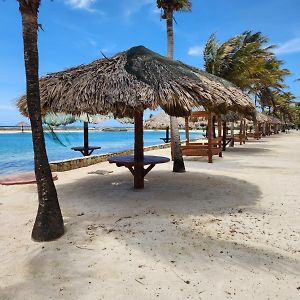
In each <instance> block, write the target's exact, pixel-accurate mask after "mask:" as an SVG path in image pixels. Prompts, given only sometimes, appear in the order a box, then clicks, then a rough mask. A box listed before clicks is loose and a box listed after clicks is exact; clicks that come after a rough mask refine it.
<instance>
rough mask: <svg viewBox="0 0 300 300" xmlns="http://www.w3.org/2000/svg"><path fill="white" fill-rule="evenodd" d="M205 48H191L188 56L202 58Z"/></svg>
mask: <svg viewBox="0 0 300 300" xmlns="http://www.w3.org/2000/svg"><path fill="white" fill-rule="evenodd" d="M203 50H204V47H203V46H193V47H190V48H189V51H188V55H190V56H202V55H203Z"/></svg>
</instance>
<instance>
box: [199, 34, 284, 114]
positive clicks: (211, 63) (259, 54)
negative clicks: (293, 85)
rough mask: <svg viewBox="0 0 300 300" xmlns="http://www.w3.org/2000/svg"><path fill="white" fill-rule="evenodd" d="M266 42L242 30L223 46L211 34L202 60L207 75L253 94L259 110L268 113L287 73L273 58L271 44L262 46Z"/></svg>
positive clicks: (282, 87) (265, 39)
mask: <svg viewBox="0 0 300 300" xmlns="http://www.w3.org/2000/svg"><path fill="white" fill-rule="evenodd" d="M267 42H268V39H267V38H266V37H265V36H263V35H262V34H261V33H260V32H255V33H253V32H251V31H245V32H243V33H242V34H240V35H238V36H235V37H233V38H231V39H229V40H228V41H225V42H224V43H222V44H219V43H218V41H217V39H216V36H215V35H212V36H211V37H210V38H209V40H208V42H207V43H206V46H205V49H204V61H205V69H206V71H207V72H209V73H212V74H214V75H217V76H219V77H222V78H224V79H227V80H228V81H231V82H233V83H234V84H236V85H237V86H238V87H240V88H241V89H242V90H244V91H246V92H248V93H252V94H253V95H254V96H255V102H257V101H259V102H260V105H261V107H262V109H264V108H265V107H269V110H271V108H273V109H274V108H275V105H276V101H275V100H274V99H275V96H276V94H277V93H278V92H281V91H282V89H284V88H287V86H286V85H285V84H284V78H285V76H287V75H289V74H290V71H289V70H287V69H285V68H283V64H284V62H283V61H281V60H278V59H277V58H276V57H275V55H274V53H273V52H272V49H273V48H274V47H275V46H274V45H272V46H266V47H265V44H267ZM255 104H256V103H255Z"/></svg>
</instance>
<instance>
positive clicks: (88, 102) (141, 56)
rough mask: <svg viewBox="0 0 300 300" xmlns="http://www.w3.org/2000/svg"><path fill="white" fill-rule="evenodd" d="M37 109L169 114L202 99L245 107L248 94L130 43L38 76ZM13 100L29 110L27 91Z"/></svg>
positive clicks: (214, 106)
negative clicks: (160, 111) (125, 47)
mask: <svg viewBox="0 0 300 300" xmlns="http://www.w3.org/2000/svg"><path fill="white" fill-rule="evenodd" d="M40 95H41V109H42V115H46V114H47V113H65V114H71V115H81V114H82V113H85V114H88V115H98V114H101V115H105V114H108V113H112V114H113V116H114V117H119V118H122V117H133V114H134V110H136V109H139V110H140V109H147V108H149V109H152V110H154V109H156V108H157V107H158V106H160V107H162V108H163V110H164V111H165V112H167V113H168V114H169V115H172V116H177V117H179V116H184V115H187V114H188V113H189V112H190V111H191V110H192V108H193V107H198V106H200V105H202V106H203V107H204V108H205V109H207V110H211V111H214V112H217V113H226V112H227V110H232V111H240V112H243V113H250V112H252V111H253V110H254V105H253V104H252V101H251V99H250V98H249V97H248V96H247V95H245V94H243V93H242V92H241V90H239V89H238V88H237V87H235V86H234V85H233V84H231V83H229V82H228V81H226V80H223V79H221V78H219V77H216V76H214V75H211V74H208V73H206V72H204V71H201V70H199V69H196V68H193V67H191V66H188V65H186V64H184V63H182V62H179V61H173V60H170V59H168V58H166V57H163V56H161V55H159V54H157V53H155V52H152V51H151V50H149V49H147V48H145V47H143V46H138V47H133V48H131V49H129V50H127V51H124V52H121V53H118V54H116V55H115V56H113V57H111V58H102V59H98V60H95V61H93V62H92V63H90V64H87V65H79V66H77V67H73V68H70V69H67V70H64V71H61V72H57V73H51V74H48V75H46V76H44V77H42V78H41V79H40ZM17 106H18V108H19V110H20V111H21V112H22V113H23V114H24V115H28V112H27V104H26V96H23V97H21V98H20V99H19V100H18V102H17Z"/></svg>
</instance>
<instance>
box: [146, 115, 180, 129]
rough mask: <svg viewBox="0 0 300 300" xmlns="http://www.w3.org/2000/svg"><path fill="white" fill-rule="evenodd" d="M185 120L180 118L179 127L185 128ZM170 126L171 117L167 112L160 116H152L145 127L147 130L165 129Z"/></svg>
mask: <svg viewBox="0 0 300 300" xmlns="http://www.w3.org/2000/svg"><path fill="white" fill-rule="evenodd" d="M184 123H185V121H184V118H178V125H179V126H181V127H182V126H184ZM168 126H170V116H169V115H167V114H166V113H165V112H161V113H159V114H158V115H153V116H151V117H150V118H149V119H148V120H146V121H145V123H144V127H145V128H146V129H165V128H167V127H168Z"/></svg>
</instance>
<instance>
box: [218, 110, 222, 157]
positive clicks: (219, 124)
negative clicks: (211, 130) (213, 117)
mask: <svg viewBox="0 0 300 300" xmlns="http://www.w3.org/2000/svg"><path fill="white" fill-rule="evenodd" d="M217 122H218V148H220V150H221V152H220V153H219V157H222V141H221V140H220V139H219V138H220V137H222V121H221V118H220V117H219V116H218V117H217Z"/></svg>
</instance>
